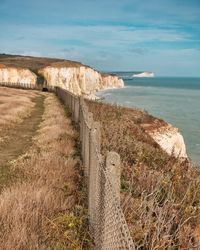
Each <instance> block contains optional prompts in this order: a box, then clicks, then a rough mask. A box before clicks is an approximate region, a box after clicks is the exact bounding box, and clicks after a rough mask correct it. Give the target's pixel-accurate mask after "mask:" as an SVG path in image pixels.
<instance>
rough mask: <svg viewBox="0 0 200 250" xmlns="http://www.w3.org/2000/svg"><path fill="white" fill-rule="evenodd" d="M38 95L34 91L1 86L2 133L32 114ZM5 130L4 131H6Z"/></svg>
mask: <svg viewBox="0 0 200 250" xmlns="http://www.w3.org/2000/svg"><path fill="white" fill-rule="evenodd" d="M36 96H37V94H36V92H34V91H26V90H20V89H12V88H6V87H0V133H1V134H2V130H4V131H5V130H6V129H7V128H10V127H11V126H15V125H16V123H20V122H21V121H22V120H23V119H24V118H25V117H27V116H29V115H30V112H31V110H32V109H33V107H34V105H35V103H34V101H33V99H34V98H35V97H36ZM4 131H3V133H4Z"/></svg>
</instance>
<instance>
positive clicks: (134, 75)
mask: <svg viewBox="0 0 200 250" xmlns="http://www.w3.org/2000/svg"><path fill="white" fill-rule="evenodd" d="M154 76H155V75H154V73H153V72H142V73H138V74H133V77H154Z"/></svg>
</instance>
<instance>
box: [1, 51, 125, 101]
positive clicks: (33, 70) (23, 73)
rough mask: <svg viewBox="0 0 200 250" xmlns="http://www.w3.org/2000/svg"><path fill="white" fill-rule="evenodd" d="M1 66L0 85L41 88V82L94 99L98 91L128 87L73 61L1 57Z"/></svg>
mask: <svg viewBox="0 0 200 250" xmlns="http://www.w3.org/2000/svg"><path fill="white" fill-rule="evenodd" d="M0 63H1V67H0V82H14V83H17V82H19V83H29V84H37V83H38V79H39V80H40V83H43V84H45V85H47V86H59V87H62V88H64V89H66V90H68V91H70V92H72V93H73V94H75V95H84V96H87V97H90V98H92V97H94V95H95V93H96V91H99V90H103V89H107V88H121V87H123V86H124V82H123V80H122V79H120V78H119V77H118V76H116V75H108V74H106V75H105V74H102V73H100V72H98V71H97V70H95V69H93V68H91V67H89V66H87V65H84V64H81V63H79V62H74V61H69V60H62V59H55V58H40V57H30V56H14V55H4V54H1V55H0ZM41 80H42V82H41Z"/></svg>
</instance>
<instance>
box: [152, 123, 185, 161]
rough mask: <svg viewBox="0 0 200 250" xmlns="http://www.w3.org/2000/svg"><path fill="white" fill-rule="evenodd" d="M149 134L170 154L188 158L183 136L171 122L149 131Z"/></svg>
mask: <svg viewBox="0 0 200 250" xmlns="http://www.w3.org/2000/svg"><path fill="white" fill-rule="evenodd" d="M147 133H149V135H150V136H151V137H152V138H153V139H154V140H155V141H156V142H157V143H158V144H159V145H160V146H161V148H162V149H163V150H164V151H165V152H167V153H168V154H169V155H173V156H175V157H178V158H188V156H187V153H186V146H185V143H184V139H183V136H182V135H181V134H180V133H179V131H178V129H177V128H175V127H173V126H172V125H170V124H166V126H163V127H160V128H158V129H155V130H153V131H147Z"/></svg>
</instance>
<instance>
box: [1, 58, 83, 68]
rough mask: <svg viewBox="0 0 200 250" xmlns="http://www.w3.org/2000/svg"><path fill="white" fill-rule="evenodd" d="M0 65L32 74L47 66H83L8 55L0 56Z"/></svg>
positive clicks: (55, 59) (57, 60)
mask: <svg viewBox="0 0 200 250" xmlns="http://www.w3.org/2000/svg"><path fill="white" fill-rule="evenodd" d="M0 64H4V65H6V66H9V67H17V68H28V69H30V70H31V71H33V72H36V71H37V70H38V69H40V68H43V67H47V66H55V67H56V66H60V67H61V66H64V67H80V66H81V65H83V64H81V63H79V62H74V61H69V60H64V59H57V58H46V57H33V56H21V55H8V54H0ZM84 66H85V65H84Z"/></svg>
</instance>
